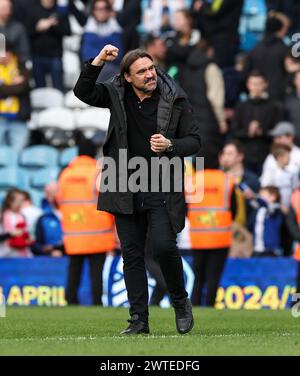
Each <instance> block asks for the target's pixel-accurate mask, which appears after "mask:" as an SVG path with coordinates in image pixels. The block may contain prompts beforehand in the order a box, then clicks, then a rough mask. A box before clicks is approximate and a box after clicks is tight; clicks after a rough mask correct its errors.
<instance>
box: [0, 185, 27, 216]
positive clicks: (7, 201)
mask: <svg viewBox="0 0 300 376" xmlns="http://www.w3.org/2000/svg"><path fill="white" fill-rule="evenodd" d="M22 193H23V192H22V191H21V190H20V189H18V188H11V189H10V190H9V191H7V193H6V196H5V198H4V200H3V203H2V208H1V218H3V213H4V212H5V210H8V209H10V206H11V204H12V203H13V202H14V200H15V198H16V196H17V195H19V194H22Z"/></svg>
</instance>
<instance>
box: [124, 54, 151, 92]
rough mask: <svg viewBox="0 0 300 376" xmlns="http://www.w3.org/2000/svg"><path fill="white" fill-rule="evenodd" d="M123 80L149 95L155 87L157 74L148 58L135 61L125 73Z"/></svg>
mask: <svg viewBox="0 0 300 376" xmlns="http://www.w3.org/2000/svg"><path fill="white" fill-rule="evenodd" d="M125 79H126V81H127V82H129V83H130V84H131V85H132V86H133V87H134V88H136V89H137V90H139V91H141V92H143V93H146V94H151V93H152V92H153V91H154V90H155V89H156V86H157V74H156V70H155V67H154V65H153V61H151V60H150V59H149V58H148V57H141V58H139V59H137V60H136V61H135V62H134V63H133V64H132V65H131V67H130V70H129V73H125Z"/></svg>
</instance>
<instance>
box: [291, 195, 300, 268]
mask: <svg viewBox="0 0 300 376" xmlns="http://www.w3.org/2000/svg"><path fill="white" fill-rule="evenodd" d="M291 206H292V208H293V209H294V211H295V213H296V219H297V223H298V226H299V229H300V190H299V189H297V190H295V191H294V192H293V193H292V196H291ZM293 257H294V259H295V260H297V261H300V242H296V247H295V249H294V255H293Z"/></svg>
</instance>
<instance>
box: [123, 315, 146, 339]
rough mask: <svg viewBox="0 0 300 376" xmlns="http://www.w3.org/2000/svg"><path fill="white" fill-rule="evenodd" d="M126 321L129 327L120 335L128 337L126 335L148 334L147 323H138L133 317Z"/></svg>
mask: <svg viewBox="0 0 300 376" xmlns="http://www.w3.org/2000/svg"><path fill="white" fill-rule="evenodd" d="M127 321H128V322H129V326H128V328H126V329H125V330H123V331H122V332H121V334H126V335H128V334H149V333H150V330H149V325H148V323H146V322H144V321H140V320H138V319H137V318H135V317H134V316H133V317H132V318H131V319H130V320H127Z"/></svg>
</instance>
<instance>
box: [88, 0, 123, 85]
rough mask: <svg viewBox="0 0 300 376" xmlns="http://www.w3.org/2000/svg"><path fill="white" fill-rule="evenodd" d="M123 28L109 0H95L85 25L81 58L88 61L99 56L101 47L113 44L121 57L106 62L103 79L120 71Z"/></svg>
mask: <svg viewBox="0 0 300 376" xmlns="http://www.w3.org/2000/svg"><path fill="white" fill-rule="evenodd" d="M122 32H123V31H122V28H121V26H120V25H119V23H118V21H117V20H116V18H115V17H114V16H113V13H112V6H111V3H110V1H109V0H94V1H93V3H92V9H91V15H90V16H89V18H88V20H87V23H86V25H85V27H84V31H83V35H82V43H81V59H82V62H86V61H88V60H90V59H91V58H94V57H95V56H97V54H98V52H99V49H100V50H101V49H102V48H103V47H104V46H105V45H107V44H112V45H114V46H116V47H117V48H118V49H119V55H118V56H119V57H118V59H116V60H115V61H114V62H112V63H106V64H105V66H104V69H103V71H102V72H101V81H105V80H107V79H109V78H111V77H112V76H113V75H115V74H116V73H117V72H118V71H119V64H120V61H121V58H122V56H123V51H124V50H123V45H122Z"/></svg>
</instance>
